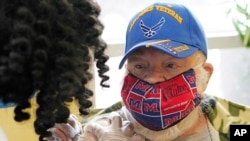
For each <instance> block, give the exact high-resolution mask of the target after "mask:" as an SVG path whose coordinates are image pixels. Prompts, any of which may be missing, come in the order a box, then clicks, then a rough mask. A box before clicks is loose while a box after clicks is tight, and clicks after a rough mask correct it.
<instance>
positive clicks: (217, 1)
mask: <svg viewBox="0 0 250 141" xmlns="http://www.w3.org/2000/svg"><path fill="white" fill-rule="evenodd" d="M96 1H97V2H98V3H99V5H100V6H101V9H102V12H101V15H100V18H101V21H102V22H103V24H104V26H105V29H104V33H103V35H102V37H103V39H104V40H105V41H106V42H107V43H108V46H109V47H108V50H107V54H108V55H109V56H110V57H111V58H110V59H109V61H108V65H109V66H110V71H109V72H108V73H107V75H109V76H110V81H109V84H110V86H111V87H110V88H109V89H107V88H101V87H100V86H99V82H100V79H99V77H98V75H97V74H96V75H95V96H96V97H95V106H96V108H104V107H108V106H110V105H111V104H113V103H114V102H116V101H119V100H121V98H120V89H121V83H122V78H123V77H122V76H123V74H124V69H122V70H119V69H118V64H119V62H120V60H121V56H122V54H123V50H124V39H125V34H126V28H127V25H128V22H129V20H130V18H131V17H132V16H133V15H134V14H135V13H137V12H138V11H140V10H141V9H143V8H145V7H146V6H148V5H150V4H152V3H153V2H157V0H96ZM164 1H168V2H170V1H173V2H179V3H183V4H185V5H187V6H188V7H189V8H190V10H192V11H193V13H194V14H195V15H196V16H197V18H198V19H199V20H200V22H201V24H202V25H203V27H204V30H205V32H206V34H207V37H208V46H209V48H210V50H209V54H208V62H211V63H212V64H213V65H214V68H215V69H214V74H213V76H212V78H211V80H210V82H209V85H208V88H207V92H208V93H209V94H215V95H217V96H221V97H227V98H228V99H230V100H233V101H236V102H239V103H243V104H248V105H250V103H249V102H248V101H249V100H250V96H248V95H247V92H248V91H249V90H250V89H249V88H248V86H247V84H248V82H250V79H247V80H246V79H245V80H243V79H242V78H244V77H245V78H246V76H247V75H248V74H250V71H249V72H247V71H246V70H250V69H249V65H248V64H245V63H239V62H244V59H246V58H249V57H244V56H243V55H242V54H243V53H244V54H245V55H246V56H250V51H249V53H247V52H246V50H245V48H240V49H235V48H233V49H229V48H231V47H238V48H239V47H242V44H241V41H240V39H239V37H238V36H237V33H236V32H235V29H234V27H233V25H232V21H231V19H230V18H229V17H228V16H227V15H226V11H227V10H228V9H229V8H230V7H231V6H232V4H233V0H158V2H164ZM222 48H223V49H222ZM237 51H239V53H235V52H237ZM247 54H248V55H247ZM232 56H234V57H232ZM228 62H230V63H228ZM239 64H242V65H239ZM235 66H237V68H235ZM240 68H244V69H240ZM229 70H230V71H229ZM95 72H96V71H95ZM225 72H227V73H225ZM230 78H231V80H229V79H230ZM235 83H237V84H235ZM236 93H237V94H236ZM238 93H242V95H239V94H238Z"/></svg>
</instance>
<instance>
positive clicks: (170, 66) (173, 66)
mask: <svg viewBox="0 0 250 141" xmlns="http://www.w3.org/2000/svg"><path fill="white" fill-rule="evenodd" d="M175 67H176V65H174V64H168V65H167V68H175Z"/></svg>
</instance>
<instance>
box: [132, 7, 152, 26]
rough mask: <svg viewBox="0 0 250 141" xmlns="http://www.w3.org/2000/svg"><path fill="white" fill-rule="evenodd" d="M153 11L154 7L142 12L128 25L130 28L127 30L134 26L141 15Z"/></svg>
mask: <svg viewBox="0 0 250 141" xmlns="http://www.w3.org/2000/svg"><path fill="white" fill-rule="evenodd" d="M153 10H154V6H150V7H148V8H146V9H144V10H142V11H141V12H140V13H139V14H138V15H137V16H136V17H135V18H134V20H133V22H131V24H130V27H129V30H131V29H132V28H133V26H134V24H135V23H136V21H137V20H138V19H139V18H140V17H141V16H143V15H145V14H146V13H148V12H150V11H153Z"/></svg>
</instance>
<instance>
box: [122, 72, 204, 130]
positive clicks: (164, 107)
mask: <svg viewBox="0 0 250 141" xmlns="http://www.w3.org/2000/svg"><path fill="white" fill-rule="evenodd" d="M121 96H122V100H123V102H124V104H125V106H126V108H127V109H128V110H129V112H130V113H131V115H132V116H133V117H134V119H136V120H137V121H138V122H139V123H140V124H141V125H143V126H144V127H146V128H148V129H151V130H155V131H158V130H163V129H166V128H168V127H170V126H173V125H175V124H176V123H178V122H179V121H181V120H182V119H184V118H185V117H186V116H187V115H188V114H189V113H190V112H192V111H193V110H194V108H195V107H196V106H197V105H198V104H199V103H200V101H201V95H200V94H198V93H197V88H196V84H195V73H194V71H193V69H190V70H189V71H186V72H184V73H182V74H180V75H178V76H176V77H174V78H172V79H170V80H167V81H165V82H161V83H157V84H149V83H147V82H145V81H142V80H140V79H138V78H136V77H134V76H133V75H131V74H128V75H127V76H126V77H125V79H124V84H123V87H122V92H121Z"/></svg>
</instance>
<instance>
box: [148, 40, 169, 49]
mask: <svg viewBox="0 0 250 141" xmlns="http://www.w3.org/2000/svg"><path fill="white" fill-rule="evenodd" d="M169 41H170V40H161V41H155V42H151V43H148V44H146V46H145V47H146V48H148V47H150V46H152V45H155V44H160V43H167V42H169Z"/></svg>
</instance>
